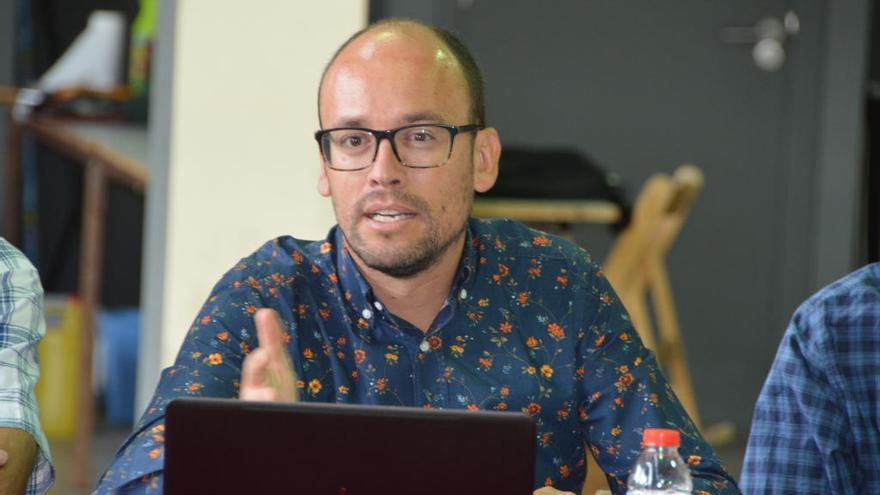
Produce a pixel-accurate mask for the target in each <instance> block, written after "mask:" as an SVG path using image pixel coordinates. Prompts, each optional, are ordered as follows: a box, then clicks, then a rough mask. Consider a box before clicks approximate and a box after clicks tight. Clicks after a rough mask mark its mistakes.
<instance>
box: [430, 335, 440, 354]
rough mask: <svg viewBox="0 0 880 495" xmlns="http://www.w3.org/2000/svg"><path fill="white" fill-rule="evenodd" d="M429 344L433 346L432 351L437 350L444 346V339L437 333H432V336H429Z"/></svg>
mask: <svg viewBox="0 0 880 495" xmlns="http://www.w3.org/2000/svg"><path fill="white" fill-rule="evenodd" d="M428 345H429V346H430V347H431V350H432V351H436V350H437V349H439V348H441V347H443V339H441V338H440V337H438V336H437V335H431V336H430V337H428Z"/></svg>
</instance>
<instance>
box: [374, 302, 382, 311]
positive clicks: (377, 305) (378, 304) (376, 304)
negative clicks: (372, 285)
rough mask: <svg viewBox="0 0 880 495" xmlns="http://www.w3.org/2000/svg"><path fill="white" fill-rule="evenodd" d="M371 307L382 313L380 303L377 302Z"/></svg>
mask: <svg viewBox="0 0 880 495" xmlns="http://www.w3.org/2000/svg"><path fill="white" fill-rule="evenodd" d="M373 306H375V307H376V309H378V310H379V311H382V303H380V302H379V301H376V302H374V303H373Z"/></svg>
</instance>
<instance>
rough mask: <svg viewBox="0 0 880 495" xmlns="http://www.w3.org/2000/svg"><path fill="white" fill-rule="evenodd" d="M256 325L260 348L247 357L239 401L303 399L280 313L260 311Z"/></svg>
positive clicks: (271, 310)
mask: <svg viewBox="0 0 880 495" xmlns="http://www.w3.org/2000/svg"><path fill="white" fill-rule="evenodd" d="M254 323H255V324H256V326H257V339H258V340H259V341H260V345H259V346H258V347H257V348H256V349H254V350H253V351H251V353H250V354H248V355H247V357H245V358H244V364H243V365H242V368H241V392H240V394H239V398H240V399H243V400H262V401H272V402H296V401H297V400H298V399H299V392H298V390H297V387H296V374H295V373H294V372H293V362H292V361H291V360H290V354H288V352H287V348H286V346H285V345H284V340H283V339H282V336H283V334H284V331H283V329H282V325H281V319H280V318H279V317H278V313H276V312H275V310H274V309H267V308H263V309H259V310H257V314H255V315H254Z"/></svg>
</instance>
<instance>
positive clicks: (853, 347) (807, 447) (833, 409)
mask: <svg viewBox="0 0 880 495" xmlns="http://www.w3.org/2000/svg"><path fill="white" fill-rule="evenodd" d="M742 483H743V488H744V489H745V491H746V492H747V493H769V494H773V493H779V494H782V493H798V494H807V495H809V494H813V493H815V494H823V495H825V494H838V495H840V494H862V493H880V264H876V263H875V264H873V265H868V266H866V267H864V268H862V269H860V270H858V271H855V272H853V273H851V274H849V275H847V276H846V277H844V278H842V279H841V280H838V281H837V282H835V283H833V284H831V285H829V286H828V287H826V288H824V289H822V290H821V291H819V292H818V293H817V294H815V295H814V296H813V297H811V298H810V299H808V300H807V301H806V302H805V303H804V304H802V305H801V307H800V308H798V310H797V311H796V312H795V314H794V316H793V317H792V320H791V324H790V325H789V326H788V329H787V330H786V332H785V336H784V337H783V338H782V343H781V344H780V346H779V351H778V352H777V354H776V360H775V361H774V363H773V367H772V368H771V370H770V374H769V376H768V377H767V381H766V382H765V383H764V388H763V389H762V390H761V394H760V396H759V397H758V403H757V405H756V406H755V414H754V417H753V419H752V432H751V435H750V436H749V444H748V448H747V449H746V458H745V464H744V466H743V476H742Z"/></svg>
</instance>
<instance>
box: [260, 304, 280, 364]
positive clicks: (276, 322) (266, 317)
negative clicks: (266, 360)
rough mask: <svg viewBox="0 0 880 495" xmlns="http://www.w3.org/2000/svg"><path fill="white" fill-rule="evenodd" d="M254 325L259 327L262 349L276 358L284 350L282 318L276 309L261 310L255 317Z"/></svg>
mask: <svg viewBox="0 0 880 495" xmlns="http://www.w3.org/2000/svg"><path fill="white" fill-rule="evenodd" d="M254 323H255V324H256V327H257V340H258V341H259V342H260V347H263V348H265V349H268V350H269V352H270V353H271V354H273V356H270V357H272V358H274V357H275V356H274V354H279V351H281V350H283V347H284V346H283V345H282V334H283V333H284V330H283V329H282V327H281V318H279V316H278V313H277V312H276V311H275V310H274V309H269V308H261V309H258V310H257V314H255V315H254Z"/></svg>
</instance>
